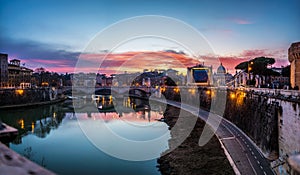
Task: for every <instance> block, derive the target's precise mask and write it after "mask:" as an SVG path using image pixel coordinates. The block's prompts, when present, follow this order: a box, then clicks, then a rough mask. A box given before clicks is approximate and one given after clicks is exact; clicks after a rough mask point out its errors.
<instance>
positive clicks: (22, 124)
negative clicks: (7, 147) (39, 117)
mask: <svg viewBox="0 0 300 175" xmlns="http://www.w3.org/2000/svg"><path fill="white" fill-rule="evenodd" d="M18 123H19V124H20V125H21V129H24V120H23V119H21V120H19V122H18Z"/></svg>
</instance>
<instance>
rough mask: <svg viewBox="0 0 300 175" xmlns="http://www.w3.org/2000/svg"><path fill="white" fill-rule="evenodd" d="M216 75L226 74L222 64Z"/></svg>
mask: <svg viewBox="0 0 300 175" xmlns="http://www.w3.org/2000/svg"><path fill="white" fill-rule="evenodd" d="M217 73H218V74H226V69H225V67H224V66H223V65H222V63H221V65H220V66H219V67H218V69H217Z"/></svg>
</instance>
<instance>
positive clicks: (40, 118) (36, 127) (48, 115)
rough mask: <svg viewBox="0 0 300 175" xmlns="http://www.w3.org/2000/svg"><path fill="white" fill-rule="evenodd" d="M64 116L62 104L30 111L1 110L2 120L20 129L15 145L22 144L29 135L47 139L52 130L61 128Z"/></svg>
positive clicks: (23, 109) (0, 116) (24, 109)
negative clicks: (23, 138) (23, 139)
mask: <svg viewBox="0 0 300 175" xmlns="http://www.w3.org/2000/svg"><path fill="white" fill-rule="evenodd" d="M64 115H65V111H63V110H61V104H57V105H50V106H41V107H35V108H30V109H26V108H22V109H13V110H1V111H0V120H1V121H3V122H4V123H7V124H8V125H10V126H13V127H14V128H16V129H18V131H19V136H18V137H17V138H16V139H15V140H14V141H13V143H15V144H20V143H22V139H21V138H22V137H24V136H26V135H28V134H34V135H35V136H37V137H40V138H45V137H46V136H47V134H49V132H50V131H51V130H53V129H57V128H58V127H59V124H60V123H61V122H62V120H63V118H64Z"/></svg>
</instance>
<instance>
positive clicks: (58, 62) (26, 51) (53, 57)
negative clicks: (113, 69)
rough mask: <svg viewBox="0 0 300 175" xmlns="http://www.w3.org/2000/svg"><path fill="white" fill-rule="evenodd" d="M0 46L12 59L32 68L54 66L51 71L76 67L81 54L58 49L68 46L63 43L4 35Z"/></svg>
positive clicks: (1, 37)
mask: <svg viewBox="0 0 300 175" xmlns="http://www.w3.org/2000/svg"><path fill="white" fill-rule="evenodd" d="M0 48H1V50H0V52H1V53H7V54H8V56H9V58H10V59H12V58H17V59H20V60H21V62H23V63H26V66H27V67H30V68H32V69H34V68H37V67H45V68H46V69H50V67H51V68H54V69H53V70H51V71H56V69H55V68H56V67H66V69H69V67H74V66H75V64H76V62H77V59H78V56H79V54H80V53H79V52H73V51H68V50H64V49H57V48H66V46H62V45H61V46H59V45H50V44H45V43H40V42H37V41H31V40H21V39H20V40H14V39H11V38H8V37H3V36H0ZM64 72H65V71H64Z"/></svg>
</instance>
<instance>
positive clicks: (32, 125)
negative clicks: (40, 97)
mask: <svg viewBox="0 0 300 175" xmlns="http://www.w3.org/2000/svg"><path fill="white" fill-rule="evenodd" d="M34 124H35V123H34V122H32V123H31V132H32V133H34Z"/></svg>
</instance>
